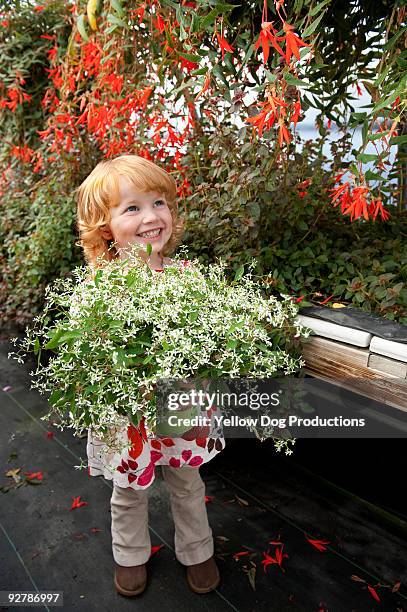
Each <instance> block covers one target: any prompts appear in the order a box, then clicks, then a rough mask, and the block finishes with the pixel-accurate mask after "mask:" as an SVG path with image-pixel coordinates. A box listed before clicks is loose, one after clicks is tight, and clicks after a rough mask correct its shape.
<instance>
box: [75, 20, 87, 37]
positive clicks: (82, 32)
mask: <svg viewBox="0 0 407 612" xmlns="http://www.w3.org/2000/svg"><path fill="white" fill-rule="evenodd" d="M85 19H86V16H85V15H79V16H78V19H77V20H76V27H77V28H78V32H79V34H80V35H81V36H82V38H83V40H86V41H88V40H89V36H88V34H87V32H86V27H85Z"/></svg>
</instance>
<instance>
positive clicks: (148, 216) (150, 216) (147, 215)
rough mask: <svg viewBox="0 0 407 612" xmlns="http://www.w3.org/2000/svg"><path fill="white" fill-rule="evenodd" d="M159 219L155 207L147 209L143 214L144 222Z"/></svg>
mask: <svg viewBox="0 0 407 612" xmlns="http://www.w3.org/2000/svg"><path fill="white" fill-rule="evenodd" d="M157 219H158V215H157V212H156V211H155V210H154V209H153V208H151V209H149V210H146V211H145V212H144V215H143V222H144V223H151V221H156V220H157Z"/></svg>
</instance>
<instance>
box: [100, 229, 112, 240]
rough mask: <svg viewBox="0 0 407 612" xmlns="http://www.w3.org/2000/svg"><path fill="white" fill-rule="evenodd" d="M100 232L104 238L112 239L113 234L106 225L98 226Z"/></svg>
mask: <svg viewBox="0 0 407 612" xmlns="http://www.w3.org/2000/svg"><path fill="white" fill-rule="evenodd" d="M100 234H101V236H102V238H104V239H105V240H113V234H112V232H111V231H110V228H109V226H108V225H103V226H102V227H101V228H100Z"/></svg>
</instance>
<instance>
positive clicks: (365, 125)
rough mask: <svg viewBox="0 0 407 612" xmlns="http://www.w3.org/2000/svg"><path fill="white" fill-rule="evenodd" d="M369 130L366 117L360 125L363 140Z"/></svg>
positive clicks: (364, 140)
mask: <svg viewBox="0 0 407 612" xmlns="http://www.w3.org/2000/svg"><path fill="white" fill-rule="evenodd" d="M368 130H369V125H368V123H367V121H366V119H365V120H364V122H363V126H362V140H363V142H366V138H367V132H368Z"/></svg>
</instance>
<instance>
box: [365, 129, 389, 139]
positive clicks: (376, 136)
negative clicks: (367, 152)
mask: <svg viewBox="0 0 407 612" xmlns="http://www.w3.org/2000/svg"><path fill="white" fill-rule="evenodd" d="M388 133H389V132H388V131H387V132H379V133H377V134H368V135H367V139H368V140H379V139H380V138H383V136H386V135H387V134H388Z"/></svg>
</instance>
